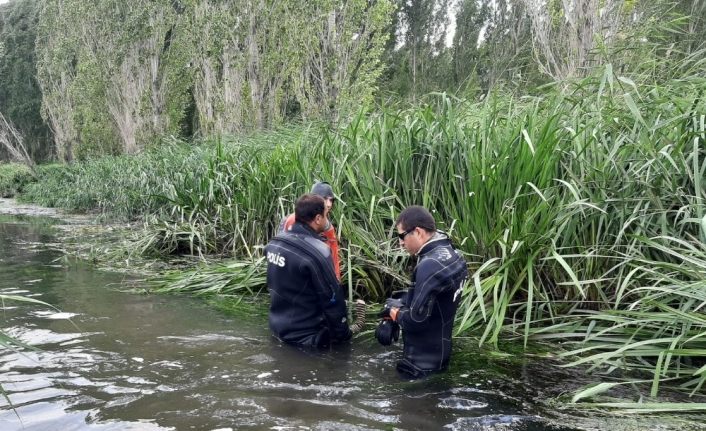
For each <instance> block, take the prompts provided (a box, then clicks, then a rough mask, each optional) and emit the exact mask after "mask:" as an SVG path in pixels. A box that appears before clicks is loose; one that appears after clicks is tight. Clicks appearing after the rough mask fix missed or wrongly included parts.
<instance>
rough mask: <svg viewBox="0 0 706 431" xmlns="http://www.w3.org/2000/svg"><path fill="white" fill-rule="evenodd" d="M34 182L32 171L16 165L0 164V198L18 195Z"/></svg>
mask: <svg viewBox="0 0 706 431" xmlns="http://www.w3.org/2000/svg"><path fill="white" fill-rule="evenodd" d="M33 180H34V178H33V176H32V171H31V170H30V169H29V168H28V167H27V166H25V165H20V164H18V163H0V198H7V197H12V196H15V195H18V194H19V193H20V192H21V191H22V188H23V187H24V186H25V185H27V184H29V183H31V182H32V181H33Z"/></svg>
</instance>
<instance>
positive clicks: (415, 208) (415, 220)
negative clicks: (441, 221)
mask: <svg viewBox="0 0 706 431" xmlns="http://www.w3.org/2000/svg"><path fill="white" fill-rule="evenodd" d="M398 225H399V226H400V227H401V228H402V229H404V230H410V229H414V228H416V227H419V228H422V229H424V230H425V231H427V232H436V222H435V221H434V216H432V215H431V213H430V212H429V210H427V209H426V208H424V207H422V206H419V205H412V206H409V207H407V208H405V209H404V210H403V211H402V212H401V213H400V215H399V216H398V217H397V221H396V222H395V226H398Z"/></svg>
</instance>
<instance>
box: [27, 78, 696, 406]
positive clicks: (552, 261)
mask: <svg viewBox="0 0 706 431" xmlns="http://www.w3.org/2000/svg"><path fill="white" fill-rule="evenodd" d="M623 84H626V85H623ZM703 84H704V81H703V79H702V77H700V76H691V75H690V76H689V78H688V79H675V80H671V81H665V82H661V83H659V84H656V83H654V82H652V81H650V80H645V81H640V82H631V83H630V84H629V85H627V83H626V82H625V81H624V80H621V77H620V76H616V75H615V74H614V72H613V70H612V69H611V68H606V69H605V70H603V71H602V72H601V73H600V74H596V75H593V76H590V77H587V78H585V79H583V80H581V81H577V82H573V83H572V85H571V86H569V87H568V88H564V89H549V88H547V89H546V93H544V94H543V95H542V96H537V97H528V98H521V99H516V98H513V97H503V95H501V94H498V95H493V97H489V98H487V99H484V100H483V101H480V102H475V101H467V100H458V99H453V98H450V97H446V96H444V95H435V96H431V97H429V98H428V99H425V100H426V101H427V102H428V103H427V104H426V105H423V106H415V107H411V108H409V109H404V110H397V111H392V110H389V111H388V110H384V109H382V110H380V111H379V112H373V113H361V114H360V115H358V116H356V117H355V118H352V119H351V120H350V121H349V122H347V123H344V124H341V125H339V126H336V127H321V126H316V125H295V126H291V127H289V128H284V129H281V130H275V131H268V132H259V133H256V134H253V135H250V136H237V137H221V138H218V139H211V140H208V139H206V140H200V141H194V142H190V141H180V140H177V139H173V138H169V139H165V142H164V143H162V144H161V145H155V146H154V147H153V148H150V149H149V150H147V151H145V152H144V153H141V154H139V155H124V156H109V157H105V158H101V159H94V160H87V161H84V162H76V163H73V164H71V165H66V166H52V167H47V168H42V167H40V169H38V174H37V178H36V181H33V182H30V183H28V184H26V185H25V186H24V187H22V192H21V194H20V198H21V199H23V200H28V201H34V202H37V203H42V204H45V205H56V206H60V207H62V208H66V209H69V210H72V211H75V210H80V211H91V212H94V213H97V214H100V216H101V217H104V218H105V219H117V220H122V221H125V222H130V223H133V224H134V223H138V224H139V225H140V226H141V227H144V229H143V230H141V231H139V235H136V236H133V234H132V233H130V232H128V233H126V234H125V237H126V238H127V237H129V238H128V240H127V241H126V242H125V247H124V254H123V255H119V257H120V258H121V259H122V260H123V261H128V262H130V263H133V262H135V259H154V260H160V259H161V260H162V261H165V262H170V261H171V260H172V259H173V258H174V257H175V256H178V257H183V256H188V257H187V258H186V259H192V261H204V262H206V261H211V260H213V261H217V260H219V259H224V258H225V259H228V261H229V262H235V264H234V265H233V266H232V268H227V269H228V271H234V274H233V278H234V279H239V280H243V282H241V281H238V283H237V284H236V285H224V288H226V289H228V290H227V292H228V293H229V294H233V295H238V294H243V293H248V291H249V290H253V289H248V288H246V287H245V286H247V287H251V286H248V284H247V283H248V282H249V281H252V282H253V283H259V285H260V288H261V287H262V282H261V281H259V282H258V277H251V276H250V275H248V274H249V272H248V273H246V272H243V271H242V269H243V268H252V266H253V265H255V264H256V262H257V261H258V259H259V258H261V250H262V247H263V246H264V245H265V244H266V243H267V242H268V241H269V239H270V238H271V237H272V235H273V234H274V231H275V229H276V226H277V224H278V222H279V220H280V218H281V217H282V216H283V215H284V214H287V213H289V212H291V211H292V204H293V202H294V200H295V199H296V198H297V197H298V196H299V195H300V194H302V193H304V192H305V191H307V190H308V188H309V187H310V185H311V183H312V182H313V181H314V180H319V179H325V180H329V181H330V182H331V184H332V186H333V188H334V190H335V191H336V193H337V197H338V199H337V204H336V207H335V208H334V211H333V221H334V224H335V225H336V226H337V230H338V233H339V235H340V239H341V251H342V257H343V259H342V260H343V262H342V263H343V272H344V281H345V283H346V285H347V287H348V288H349V289H351V290H352V291H353V292H354V296H356V297H362V298H365V299H367V300H368V301H369V302H379V301H381V300H383V299H384V298H385V297H387V296H388V295H389V293H390V291H392V290H395V289H399V288H404V287H405V286H406V285H407V277H408V273H409V272H408V270H407V267H408V266H409V265H410V264H411V262H410V261H409V259H407V257H406V256H405V255H404V253H402V252H401V250H400V249H399V248H398V247H397V244H396V242H395V241H393V240H391V238H392V233H393V226H392V224H393V220H394V219H395V217H396V215H397V214H399V212H400V211H401V210H402V208H404V207H405V206H407V205H410V204H423V205H425V206H427V207H429V208H430V209H432V211H434V214H435V217H436V218H437V222H438V225H439V227H441V228H442V229H444V230H446V231H448V232H449V233H450V235H451V237H452V238H453V240H454V241H455V243H456V244H457V246H458V247H459V249H460V250H461V251H462V252H464V253H465V254H466V256H467V260H468V262H469V270H470V273H471V274H472V277H471V280H470V282H469V283H468V284H467V285H466V286H465V289H464V292H463V297H462V303H461V305H460V308H459V313H458V316H459V320H458V322H457V325H456V334H457V336H473V337H477V339H478V344H480V345H481V346H483V347H485V348H488V349H491V350H492V349H495V350H500V345H501V342H503V341H512V342H520V343H521V344H522V345H523V346H526V348H527V349H528V350H529V349H531V346H532V345H535V344H537V343H544V342H550V343H555V344H557V345H560V346H561V347H562V349H563V350H562V351H561V353H558V355H559V356H560V357H561V359H562V360H564V361H567V362H568V365H572V366H577V367H586V368H587V369H590V370H592V371H593V372H595V375H596V378H597V379H600V380H602V381H603V383H605V384H603V385H600V386H597V387H595V388H594V387H590V388H589V387H587V388H585V389H584V390H583V391H578V392H577V393H576V394H574V395H575V400H576V401H577V402H579V403H588V402H590V401H591V400H594V401H595V400H599V399H600V397H601V396H604V395H607V394H610V393H611V391H613V390H616V388H619V387H621V386H632V385H635V386H636V387H639V388H641V390H642V391H643V392H642V393H641V394H640V396H636V397H635V398H634V399H633V405H632V408H635V409H639V408H640V407H641V405H643V404H644V400H645V399H657V398H658V397H659V396H660V395H661V394H662V393H663V391H668V390H678V391H682V392H683V393H684V394H685V396H687V397H691V398H690V399H692V400H699V402H700V400H702V399H703V397H704V383H706V368H705V364H704V362H703V358H704V357H706V338H704V337H703V333H705V332H706V322H705V321H704V320H703V318H702V316H703V314H702V304H704V303H706V291H705V290H704V289H703V285H704V283H705V282H706V205H705V202H706V188H704V187H703V185H702V178H703V172H704V171H705V170H706V153H705V152H704V148H703V145H704V142H705V139H704V137H705V136H706V130H705V129H704V122H703V121H701V119H700V118H701V117H700V116H699V115H700V114H699V113H700V112H703V108H704V107H703V103H704V101H703V100H701V99H700V98H698V94H699V91H700V89H702V88H703ZM647 125H652V126H649V127H648V126H647ZM106 242H109V241H106ZM220 269H222V268H217V269H214V268H213V265H204V266H203V267H200V268H197V269H196V271H197V272H198V274H199V277H191V276H192V275H193V273H184V274H180V273H179V272H177V273H174V274H173V275H174V277H171V276H170V278H169V281H168V283H169V285H170V287H177V286H178V287H179V289H172V290H176V291H182V292H185V293H187V292H188V293H190V294H195V295H197V294H199V293H204V292H206V291H208V289H209V288H210V287H211V285H212V283H210V281H213V280H216V279H219V278H218V277H221V278H220V279H219V280H222V277H223V271H220V272H219V271H218V270H220ZM209 271H213V272H211V273H209ZM236 272H237V273H236ZM182 275H184V276H183V277H182ZM255 275H257V274H255ZM195 279H198V280H199V284H198V285H195V284H192V283H191V280H195ZM182 281H183V282H182ZM238 287H241V288H240V291H238ZM221 293H223V292H221ZM688 404H689V405H686V404H685V406H686V408H694V409H698V408H700V407H701V404H693V403H688ZM605 406H606V407H611V406H610V405H608V404H606V405H605ZM618 407H619V408H626V406H625V405H621V406H618ZM662 407H663V408H668V409H674V408H675V407H674V406H672V405H664V406H662Z"/></svg>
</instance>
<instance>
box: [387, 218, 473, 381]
mask: <svg viewBox="0 0 706 431" xmlns="http://www.w3.org/2000/svg"><path fill="white" fill-rule="evenodd" d="M395 226H396V228H397V236H398V237H399V242H400V246H402V247H403V248H404V249H405V250H406V251H407V252H408V253H409V254H410V255H412V256H417V258H418V261H417V265H416V267H415V268H414V273H413V274H412V284H411V286H410V288H409V290H408V291H407V292H406V294H405V295H403V296H402V297H401V298H399V297H396V298H389V299H388V300H387V301H386V302H385V310H384V315H385V317H386V318H387V319H390V320H392V322H395V323H396V324H399V326H400V327H401V328H402V341H403V344H404V348H403V351H404V353H403V358H402V360H400V361H398V362H397V371H399V372H400V373H401V374H402V375H404V376H406V377H411V378H418V377H424V376H426V375H428V374H430V373H433V372H436V371H442V370H444V369H446V367H447V366H448V364H449V360H450V358H451V332H452V330H453V323H454V317H455V316H456V308H457V307H458V304H459V301H460V297H461V290H462V288H463V284H464V282H465V280H466V278H467V277H468V269H467V267H466V262H465V260H464V259H463V257H461V255H460V254H459V252H458V251H456V250H455V249H454V248H453V246H452V245H451V241H450V240H449V238H448V237H447V236H446V235H445V234H443V233H441V232H439V231H437V230H436V223H435V222H434V217H433V216H432V215H431V213H430V212H429V211H427V210H426V209H425V208H424V207H420V206H410V207H408V208H406V209H405V210H404V211H402V213H400V215H399V217H398V218H397V221H396V223H395ZM385 323H386V324H388V327H389V325H390V323H391V322H389V321H388V322H385ZM392 325H394V323H392ZM378 340H380V337H379V336H378ZM386 341H389V340H386ZM381 343H383V344H389V342H383V341H382V340H381Z"/></svg>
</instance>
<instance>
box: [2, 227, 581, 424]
mask: <svg viewBox="0 0 706 431" xmlns="http://www.w3.org/2000/svg"><path fill="white" fill-rule="evenodd" d="M54 241H55V238H54V236H53V233H52V227H51V223H49V222H47V219H40V218H37V217H33V218H28V217H18V216H0V265H1V268H2V271H1V272H0V293H4V294H13V295H14V294H17V295H23V296H27V297H32V298H36V299H39V300H42V301H45V302H47V303H49V304H52V305H53V306H55V307H56V309H52V308H47V307H43V306H37V305H31V304H24V303H15V302H5V304H4V307H3V312H2V314H1V315H0V325H1V327H2V328H3V330H4V331H5V332H6V333H8V334H10V335H12V336H14V337H16V338H18V339H20V340H21V341H23V342H25V343H27V344H29V345H32V346H34V347H36V348H37V349H38V350H29V349H22V350H21V351H20V352H14V351H11V350H8V349H2V350H0V384H2V386H3V387H4V389H5V391H6V393H7V395H8V396H9V399H10V401H11V402H12V406H13V407H14V409H13V408H10V407H9V406H8V403H7V402H6V401H5V400H2V401H0V430H3V431H10V430H26V431H30V430H164V429H177V430H192V429H195V430H216V429H219V430H227V429H232V430H236V429H237V430H240V429H273V430H287V429H292V430H329V429H337V430H367V429H400V430H437V429H451V430H495V429H498V430H500V429H502V430H547V429H552V430H559V429H573V428H564V427H561V426H558V425H556V423H555V422H551V421H550V420H548V419H550V418H547V412H546V411H543V409H542V407H541V405H540V403H538V400H539V399H541V397H542V394H541V393H542V388H543V385H544V386H546V385H548V383H547V382H546V380H545V379H543V378H542V377H541V376H540V374H539V373H538V370H539V369H540V368H538V366H537V365H531V364H524V363H523V365H522V366H520V367H515V368H513V369H512V370H510V371H507V372H505V371H503V368H502V366H501V365H502V361H500V364H501V365H500V366H498V367H496V366H495V365H493V364H492V363H491V362H492V361H488V359H487V358H483V357H481V356H475V355H474V354H473V353H472V352H471V353H468V349H465V350H464V352H466V353H463V354H462V353H460V352H459V349H458V343H457V349H456V350H457V352H456V353H455V355H456V356H455V357H454V362H453V365H452V369H451V370H450V372H449V373H446V374H444V375H440V376H435V377H432V378H430V379H427V380H423V381H419V382H405V381H403V380H400V378H399V377H398V376H397V374H396V372H395V371H394V362H395V360H396V359H397V358H398V356H399V351H400V349H399V346H397V347H394V346H393V347H391V348H384V347H382V346H379V345H378V344H377V343H376V342H374V340H373V338H372V335H363V336H361V337H359V338H357V339H355V340H354V341H353V343H352V344H351V345H350V346H348V347H344V348H339V349H336V350H331V351H325V352H313V351H302V350H298V349H295V348H292V347H289V346H285V345H281V344H280V343H278V342H276V341H275V340H273V339H272V337H271V336H270V333H269V331H268V329H267V323H266V322H267V321H266V314H263V309H262V307H261V306H251V307H250V308H251V309H250V310H249V312H248V308H247V307H246V310H245V311H244V312H242V313H236V314H235V315H234V314H232V313H231V314H228V313H225V312H222V311H218V310H216V309H215V308H214V307H212V306H210V305H208V304H205V303H204V302H202V301H200V300H197V299H193V298H186V297H174V296H156V295H140V294H135V293H131V292H128V291H126V290H125V288H124V287H125V286H126V285H130V286H135V285H137V286H139V283H140V282H139V280H134V279H131V278H130V277H128V276H125V275H123V274H117V273H110V272H103V271H98V270H96V269H95V268H93V267H91V266H90V265H88V264H85V263H81V262H72V261H69V260H67V259H65V258H64V257H63V256H62V253H60V252H59V251H56V250H55V249H54V248H53V246H52V243H53V242H54Z"/></svg>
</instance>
